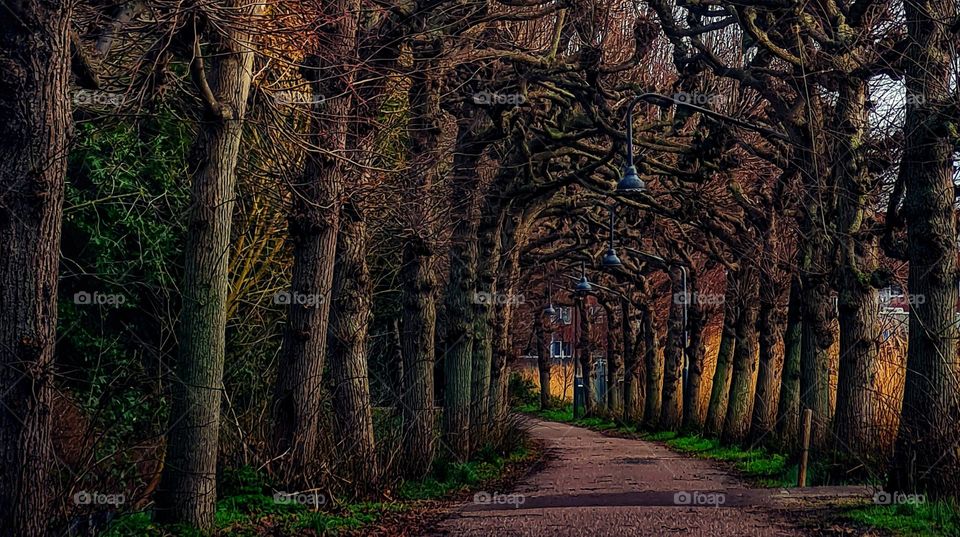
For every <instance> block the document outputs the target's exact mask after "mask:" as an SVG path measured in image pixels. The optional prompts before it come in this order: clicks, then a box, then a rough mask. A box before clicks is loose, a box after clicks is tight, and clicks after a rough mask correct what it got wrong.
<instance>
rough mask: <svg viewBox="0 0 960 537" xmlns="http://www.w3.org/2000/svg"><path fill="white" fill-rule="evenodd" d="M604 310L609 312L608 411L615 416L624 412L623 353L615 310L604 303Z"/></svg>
mask: <svg viewBox="0 0 960 537" xmlns="http://www.w3.org/2000/svg"><path fill="white" fill-rule="evenodd" d="M604 311H606V314H607V394H606V395H607V398H606V399H607V412H609V413H610V416H611V417H615V416H620V415H621V414H622V413H623V358H622V357H623V354H622V351H621V350H620V349H618V348H617V337H616V335H617V328H618V327H617V322H616V321H617V319H616V316H615V315H614V310H613V308H612V307H610V305H609V304H607V303H604ZM620 341H623V339H622V338H620Z"/></svg>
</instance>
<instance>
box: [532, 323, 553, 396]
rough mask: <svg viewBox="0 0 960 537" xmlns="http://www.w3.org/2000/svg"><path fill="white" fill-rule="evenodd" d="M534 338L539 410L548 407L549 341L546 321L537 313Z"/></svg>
mask: <svg viewBox="0 0 960 537" xmlns="http://www.w3.org/2000/svg"><path fill="white" fill-rule="evenodd" d="M535 336H536V340H537V372H538V373H539V377H540V410H547V409H548V408H550V404H551V396H550V373H551V371H550V369H551V367H550V366H551V364H550V341H549V340H548V339H547V330H546V323H545V322H544V316H543V315H540V314H537V320H536V333H535Z"/></svg>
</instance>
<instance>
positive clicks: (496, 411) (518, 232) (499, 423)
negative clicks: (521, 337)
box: [489, 208, 530, 442]
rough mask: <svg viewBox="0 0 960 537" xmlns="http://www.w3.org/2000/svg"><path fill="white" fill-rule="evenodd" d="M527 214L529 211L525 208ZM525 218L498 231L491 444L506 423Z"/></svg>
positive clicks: (510, 218) (512, 219)
mask: <svg viewBox="0 0 960 537" xmlns="http://www.w3.org/2000/svg"><path fill="white" fill-rule="evenodd" d="M527 211H530V209H529V208H528V209H527ZM527 220H528V216H527V215H526V214H524V213H520V214H512V215H509V216H508V217H507V218H506V220H505V225H504V226H503V228H502V231H501V232H502V237H501V239H500V240H501V246H500V248H501V251H503V252H505V253H506V255H504V256H502V258H501V261H502V263H501V266H500V270H498V271H497V274H498V277H497V283H496V284H495V287H496V289H497V293H496V294H494V295H492V296H491V297H490V298H491V299H492V300H493V302H494V303H495V311H496V314H495V317H494V318H495V319H496V325H495V329H494V349H493V363H492V364H491V369H490V410H489V413H490V417H491V420H492V432H493V434H494V440H495V441H497V442H499V440H500V438H501V436H500V434H501V433H502V431H503V426H504V424H505V423H506V419H507V414H508V411H509V406H510V403H509V401H508V393H507V388H508V385H509V370H508V369H507V363H508V361H509V357H510V354H511V353H512V351H513V349H512V346H511V344H510V328H511V325H512V320H513V309H514V304H515V303H516V302H518V301H519V298H518V295H517V294H516V284H517V281H518V280H519V278H520V250H521V246H522V245H523V243H524V242H525V234H526V229H527V225H528V221H527Z"/></svg>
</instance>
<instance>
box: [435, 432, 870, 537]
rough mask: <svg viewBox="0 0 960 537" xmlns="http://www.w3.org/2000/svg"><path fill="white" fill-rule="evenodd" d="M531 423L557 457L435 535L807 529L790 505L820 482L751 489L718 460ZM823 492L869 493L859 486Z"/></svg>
mask: <svg viewBox="0 0 960 537" xmlns="http://www.w3.org/2000/svg"><path fill="white" fill-rule="evenodd" d="M531 425H532V428H531V431H530V432H531V435H532V436H533V437H534V438H536V439H539V440H541V441H542V442H543V443H544V444H545V446H546V448H547V450H549V451H551V452H552V454H553V455H554V457H553V458H551V460H549V461H548V462H547V464H546V466H545V467H544V468H543V469H542V470H541V471H539V472H537V473H535V474H533V475H530V476H527V477H526V478H524V479H522V480H521V481H520V482H519V483H518V485H517V487H516V488H515V489H514V490H511V491H485V492H481V493H479V494H478V495H477V496H475V500H479V501H472V502H469V503H467V504H466V505H464V506H463V507H461V508H460V509H458V510H457V511H456V512H455V513H454V514H453V515H452V516H451V517H450V518H448V519H446V520H444V521H443V522H441V523H440V524H439V525H438V526H437V528H436V530H437V533H435V535H450V536H458V537H461V536H504V535H507V536H537V537H540V536H543V537H547V536H549V537H564V536H568V535H569V536H581V535H584V536H587V535H610V536H629V535H643V536H646V535H650V536H660V535H685V536H701V535H702V536H718V535H719V536H723V535H729V536H752V535H757V536H765V537H769V536H800V535H808V534H809V532H805V531H803V530H802V529H800V528H798V527H795V526H793V525H792V524H791V523H790V522H789V520H790V517H789V510H790V509H791V504H792V505H793V506H794V507H799V506H800V504H799V503H795V502H801V503H802V498H803V497H805V496H810V495H812V494H813V493H814V491H816V490H817V489H803V491H802V492H801V491H797V490H793V491H791V490H784V489H756V488H749V487H748V486H747V485H746V484H744V483H743V482H742V481H740V480H739V479H737V478H736V477H734V476H733V475H731V474H730V473H728V472H726V471H724V470H723V469H721V468H720V467H719V466H718V465H716V464H715V463H712V462H710V461H706V460H700V459H694V458H689V457H684V456H681V455H678V454H677V453H675V452H673V451H671V450H669V449H667V448H665V447H663V446H661V445H658V444H655V443H652V442H645V441H642V440H633V439H623V438H613V437H607V436H604V435H602V434H600V433H597V432H594V431H591V430H588V429H583V428H580V427H573V426H570V425H566V424H561V423H554V422H546V421H540V420H533V419H531ZM822 492H824V493H827V494H828V495H841V496H849V495H861V494H863V491H861V490H858V489H844V490H841V489H835V488H832V489H831V490H830V491H826V490H823V491H822ZM684 503H686V505H684ZM784 515H786V516H784Z"/></svg>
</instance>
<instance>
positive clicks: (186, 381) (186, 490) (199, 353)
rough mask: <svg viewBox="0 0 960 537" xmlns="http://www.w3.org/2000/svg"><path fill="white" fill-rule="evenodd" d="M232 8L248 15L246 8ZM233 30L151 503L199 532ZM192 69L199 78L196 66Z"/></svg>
mask: <svg viewBox="0 0 960 537" xmlns="http://www.w3.org/2000/svg"><path fill="white" fill-rule="evenodd" d="M233 7H234V8H237V9H239V10H240V11H242V12H247V11H248V10H249V9H250V7H249V4H248V3H246V2H245V1H241V2H238V3H236V4H234V6H233ZM228 27H229V26H228ZM237 27H238V26H237V25H233V26H232V27H230V29H229V30H227V32H228V33H227V35H217V36H215V37H213V41H214V42H215V43H216V46H217V48H218V49H219V50H217V51H216V52H217V55H216V56H215V58H216V59H215V61H214V66H213V68H212V71H211V75H212V76H211V78H210V81H209V87H210V89H211V91H212V95H213V98H214V99H215V100H216V103H209V102H208V103H207V109H206V110H205V115H204V121H203V122H202V124H201V126H200V132H199V135H198V138H197V140H196V141H195V143H194V146H193V153H192V155H191V161H192V166H191V169H192V173H191V178H192V183H193V186H192V192H191V204H190V213H189V215H188V217H187V236H186V241H185V244H184V254H185V260H184V282H183V286H182V287H181V290H182V293H183V312H182V315H181V318H180V327H179V328H180V341H179V349H178V353H177V364H176V378H175V379H174V382H173V383H172V400H171V406H170V432H169V433H168V435H167V453H166V458H165V460H164V465H163V477H162V478H161V481H160V485H159V487H158V489H157V495H156V502H157V508H156V511H155V512H156V518H157V520H158V521H159V522H162V523H180V524H188V525H190V526H193V527H196V528H199V529H201V530H204V531H205V530H209V529H211V528H212V527H213V524H214V512H215V511H216V499H217V449H218V437H219V432H220V403H221V401H220V396H221V393H222V390H223V361H224V352H225V349H224V347H225V338H226V324H227V290H228V288H229V284H230V273H229V261H230V239H231V236H230V231H231V225H232V222H233V206H234V185H235V183H236V175H235V170H236V165H237V155H238V153H239V150H240V140H241V134H242V131H243V118H244V115H245V113H246V105H247V96H248V94H249V91H250V81H251V76H252V68H253V49H252V48H251V43H250V38H249V36H247V35H246V34H244V33H242V32H241V31H239V30H237V29H236V28H237ZM194 68H195V69H196V71H197V72H199V71H201V70H202V65H201V64H199V63H195V64H194ZM199 76H204V77H205V76H206V75H205V74H199V73H198V74H197V75H195V78H198V77H199ZM198 85H199V84H198Z"/></svg>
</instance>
